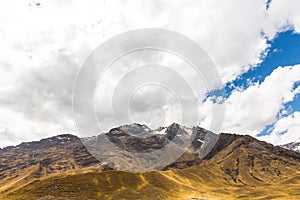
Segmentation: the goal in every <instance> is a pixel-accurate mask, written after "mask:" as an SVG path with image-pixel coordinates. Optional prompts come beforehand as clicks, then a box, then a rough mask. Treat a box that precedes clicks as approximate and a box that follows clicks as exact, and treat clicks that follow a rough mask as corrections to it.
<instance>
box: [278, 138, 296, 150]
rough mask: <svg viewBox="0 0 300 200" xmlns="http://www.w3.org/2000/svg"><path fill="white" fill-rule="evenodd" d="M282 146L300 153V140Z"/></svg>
mask: <svg viewBox="0 0 300 200" xmlns="http://www.w3.org/2000/svg"><path fill="white" fill-rule="evenodd" d="M280 146H281V147H283V148H286V149H290V150H293V151H297V152H299V153H300V138H299V139H297V140H295V141H294V142H290V143H288V144H284V145H280Z"/></svg>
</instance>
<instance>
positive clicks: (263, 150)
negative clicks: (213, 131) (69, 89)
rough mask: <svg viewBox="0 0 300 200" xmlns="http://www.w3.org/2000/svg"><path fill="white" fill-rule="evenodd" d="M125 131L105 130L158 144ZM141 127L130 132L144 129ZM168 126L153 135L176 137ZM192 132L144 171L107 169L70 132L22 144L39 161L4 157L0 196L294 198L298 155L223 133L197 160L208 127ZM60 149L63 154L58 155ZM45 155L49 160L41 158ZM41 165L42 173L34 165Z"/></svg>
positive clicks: (299, 180) (124, 139) (145, 145)
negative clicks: (175, 155) (182, 148)
mask: <svg viewBox="0 0 300 200" xmlns="http://www.w3.org/2000/svg"><path fill="white" fill-rule="evenodd" d="M134 126H136V125H134ZM137 127H139V126H137ZM128 128H129V129H130V128H132V126H129V127H128V126H127V127H119V128H116V129H112V130H111V131H110V132H109V133H108V134H110V137H113V138H114V140H115V141H117V143H118V144H119V145H120V146H122V147H123V148H127V149H128V150H131V151H137V150H140V149H141V148H142V149H141V150H143V151H149V150H151V149H155V148H158V147H157V146H156V145H160V143H155V142H154V141H156V139H155V140H152V139H149V138H146V139H145V140H143V139H141V138H138V139H137V140H139V141H141V143H136V142H135V139H136V138H132V135H131V136H130V134H129V135H128V134H127V133H128ZM139 128H140V127H139ZM139 128H138V129H135V130H140V131H138V132H135V134H142V133H144V129H146V128H145V127H144V128H143V129H139ZM168 128H169V131H167V133H163V134H161V133H160V135H159V136H158V137H159V138H168V137H174V135H173V133H174V132H172V131H170V130H174V129H177V128H180V126H178V125H176V124H173V125H172V126H170V127H168ZM162 129H163V128H162ZM165 130H167V129H165ZM193 131H194V133H196V136H195V138H194V141H193V142H192V145H191V147H190V148H189V150H188V151H187V152H186V153H185V154H183V155H182V156H181V157H180V158H179V159H178V160H177V161H175V162H174V163H172V164H170V165H168V166H167V167H165V168H164V169H163V170H161V171H151V172H145V173H126V172H119V171H114V170H110V168H109V167H108V165H107V163H99V162H98V161H97V160H95V158H93V156H91V155H90V154H89V152H88V151H87V150H86V149H85V148H84V146H83V145H82V143H81V141H80V140H79V138H77V137H75V136H70V135H68V136H66V138H65V139H64V141H63V142H64V143H63V145H60V144H61V143H62V141H61V138H64V137H61V136H57V137H54V138H52V139H51V140H50V141H52V140H55V141H56V140H57V141H56V142H54V143H53V142H52V143H53V144H52V143H51V142H49V138H48V139H45V140H42V141H40V142H35V143H30V144H28V143H27V144H26V145H25V146H26V148H28V149H31V150H30V152H31V153H35V154H36V155H37V157H36V158H37V160H36V162H34V163H36V164H34V165H29V164H28V156H27V157H24V156H22V157H23V158H24V159H23V161H21V160H19V159H16V160H18V162H17V161H11V160H9V161H8V160H7V161H6V163H15V164H14V165H13V166H14V167H13V168H10V167H8V168H7V167H6V168H3V167H2V165H1V168H0V169H1V172H0V173H1V174H5V175H4V176H6V177H4V178H3V175H2V176H1V177H2V178H1V179H0V181H1V184H0V185H1V186H2V187H1V188H0V199H8V200H10V199H20V200H22V199H24V200H25V199H60V198H61V199H158V198H160V199H197V198H198V199H201V198H202V199H299V197H300V190H299V188H300V154H299V153H297V152H294V151H290V150H286V149H284V148H281V147H276V146H273V145H271V144H268V143H266V142H261V141H259V140H256V139H254V138H252V137H250V136H241V135H233V134H220V136H219V137H218V140H217V142H216V144H215V146H214V147H213V148H212V149H211V151H210V152H209V154H207V155H206V156H205V157H204V158H201V157H199V152H200V153H201V146H202V143H201V142H200V143H199V142H198V140H201V141H202V139H203V136H204V135H205V134H207V131H206V130H204V129H201V128H199V127H196V128H194V129H193ZM176 133H178V131H176ZM73 137H74V138H73ZM68 138H72V139H68ZM129 138H131V139H129ZM153 138H156V137H153ZM91 140H94V141H95V140H96V139H95V138H94V139H91V138H89V141H91ZM67 141H69V142H67ZM160 142H161V143H162V144H165V143H166V142H167V141H160ZM49 143H51V144H49ZM132 144H134V145H135V146H132ZM23 146H24V145H23ZM20 148H21V149H22V148H23V147H20V146H19V148H17V149H20ZM12 152H13V153H14V154H12ZM16 152H17V150H16V149H15V148H9V149H4V150H1V160H5V159H4V157H5V158H6V159H8V158H7V157H8V155H15V156H16V157H18V154H17V153H16ZM23 152H25V155H27V154H26V151H24V150H23ZM58 152H64V155H61V156H57V155H60V154H59V153H58ZM19 153H20V152H19ZM4 155H5V156H4ZM22 155H23V154H22ZM47 158H48V159H49V158H51V162H48V163H46V164H45V163H44V162H45V161H43V162H40V161H39V160H45V159H47ZM55 158H56V159H55ZM63 160H67V161H66V162H62V161H63ZM16 163H18V165H17V164H16ZM24 163H27V164H26V165H25V164H24ZM42 163H44V164H42ZM49 163H50V164H49ZM73 165H74V169H73V167H72V166H73ZM41 166H42V169H43V170H42V173H40V170H38V169H39V168H40V167H41ZM54 166H56V167H54ZM59 166H61V168H59ZM53 168H54V169H55V170H53ZM29 171H30V173H29ZM16 174H18V175H19V176H18V177H15V175H16ZM29 174H30V175H29ZM20 178H23V180H19V179H20ZM3 186H5V187H3Z"/></svg>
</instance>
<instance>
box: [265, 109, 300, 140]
mask: <svg viewBox="0 0 300 200" xmlns="http://www.w3.org/2000/svg"><path fill="white" fill-rule="evenodd" d="M299 122H300V112H294V113H292V114H290V115H288V116H286V117H283V118H281V119H279V120H278V121H277V122H276V123H275V125H274V128H273V130H272V131H271V133H270V135H265V136H262V137H260V139H262V140H265V141H267V142H271V143H273V144H276V145H279V144H287V143H290V142H294V141H296V140H297V139H299V138H300V126H299Z"/></svg>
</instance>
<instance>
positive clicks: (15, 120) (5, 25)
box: [0, 0, 300, 147]
mask: <svg viewBox="0 0 300 200" xmlns="http://www.w3.org/2000/svg"><path fill="white" fill-rule="evenodd" d="M0 4H1V6H0V44H1V45H0V55H1V56H0V74H1V79H0V113H1V115H0V147H4V146H8V145H17V144H19V143H21V142H24V141H32V140H37V139H41V138H45V137H49V136H54V135H58V134H62V133H73V134H77V135H80V134H79V133H78V132H77V129H76V124H75V122H74V116H73V110H72V94H73V85H74V81H75V80H76V75H77V73H78V71H79V70H80V68H81V66H82V64H83V63H84V61H85V60H86V59H87V58H88V56H89V55H90V54H91V53H92V52H93V51H94V49H95V48H96V47H98V46H99V45H100V44H102V43H103V42H104V41H106V40H107V39H109V38H111V37H113V36H116V35H118V34H120V33H123V32H126V31H130V30H134V29H141V28H160V29H168V30H172V31H175V32H178V33H180V34H183V35H185V36H187V37H189V38H190V39H192V40H193V41H195V42H196V43H198V44H199V46H201V47H202V49H203V50H204V51H205V52H206V53H207V55H208V56H209V57H210V59H211V60H212V62H213V63H214V65H215V67H216V69H217V71H218V73H219V75H220V78H221V81H222V83H223V87H222V89H224V91H225V97H224V98H223V99H222V100H221V101H216V99H215V97H214V96H209V95H208V96H206V98H203V99H201V98H199V99H197V103H198V104H197V105H198V109H199V110H198V111H199V113H200V115H201V119H200V120H199V124H197V125H200V126H202V127H204V128H208V129H209V128H210V124H211V119H212V113H213V110H212V109H213V108H214V107H225V117H224V120H223V124H222V128H221V129H220V130H218V132H230V133H236V134H248V135H251V136H253V137H256V138H258V139H260V140H264V141H267V142H270V143H272V144H275V145H277V144H284V143H288V142H292V141H294V140H296V139H297V138H300V94H299V93H300V54H299V52H300V51H299V50H300V48H299V47H300V13H299V9H300V1H298V0H272V1H270V0H268V1H265V0H244V1H240V0H231V1H224V0H210V1H205V0H187V1H184V2H183V1H180V0H174V1H168V0H128V1H122V0H111V1H101V0H91V1H89V3H86V2H84V1H80V0H73V1H66V0H51V1H49V0H40V1H31V0H10V1H2V2H1V3H0ZM147 59H148V60H147ZM152 59H153V60H156V61H160V62H162V63H164V64H169V65H174V66H175V68H176V69H175V71H177V72H178V73H180V74H181V75H182V77H184V79H185V80H189V82H191V83H190V84H192V85H193V84H195V83H197V76H193V73H192V71H190V70H189V69H187V68H188V66H186V65H185V64H184V63H183V62H180V61H178V60H177V58H174V57H172V55H171V56H170V55H167V54H153V53H151V52H150V53H149V52H144V53H142V54H138V53H137V54H135V55H133V56H132V57H130V56H129V57H128V58H127V59H123V60H121V61H120V62H119V63H117V64H116V65H115V68H113V69H112V70H111V72H110V75H108V76H107V77H106V79H105V80H106V81H107V85H105V84H104V86H103V87H104V89H105V86H106V91H113V90H112V86H113V85H117V84H115V83H118V78H120V77H121V75H122V73H124V71H122V69H125V68H126V66H129V65H133V64H136V63H138V64H145V63H146V62H147V61H152ZM133 61H134V62H133ZM122 66H123V68H122ZM176 66H177V67H176ZM164 78H165V80H166V84H169V86H170V88H173V87H174V88H176V87H180V84H179V83H178V82H176V81H174V80H173V77H172V76H166V77H164ZM128 84H129V83H128ZM201 84H202V83H199V84H195V85H196V86H195V87H194V88H196V89H197V87H198V86H199V87H200V88H202V89H203V87H202V86H201ZM125 86H126V87H129V85H125ZM200 90H201V89H199V90H198V91H199V93H200V96H201V97H204V96H205V94H204V92H203V91H204V90H203V91H202V90H201V91H200ZM134 94H135V95H133V96H134V97H135V99H134V100H133V101H132V103H131V107H130V109H131V110H130V112H131V115H130V116H132V117H131V119H130V120H128V116H127V117H125V114H126V113H124V112H125V111H124V112H121V111H120V113H117V114H116V116H117V118H118V119H120V121H122V123H130V122H135V121H138V122H141V123H143V122H144V123H146V124H148V123H150V126H151V125H152V126H158V125H168V124H169V123H171V122H172V121H179V122H180V115H178V107H180V106H182V107H183V108H189V106H190V103H189V102H190V99H188V101H186V103H183V104H182V105H178V102H176V99H172V98H173V97H171V96H172V95H170V94H169V93H168V91H165V90H162V89H161V88H156V87H152V88H150V87H143V88H142V89H141V90H140V91H139V92H137V93H134ZM158 94H159V95H158ZM96 97H97V98H98V99H96V101H95V102H96V104H95V105H96V109H97V110H96V114H97V115H99V116H101V117H99V120H100V121H101V123H102V125H103V131H107V130H109V128H112V123H111V119H110V118H109V117H107V116H109V115H110V112H111V110H109V109H108V107H107V106H105V105H106V104H104V105H103V104H101V103H103V101H107V99H104V100H103V99H101V98H104V96H103V95H101V93H97V92H96ZM158 97H159V98H158ZM121 100H122V99H120V100H119V99H117V100H114V101H116V102H115V103H116V104H120V105H122V104H121V103H122V101H121ZM145 100H147V101H145ZM157 102H158V103H159V104H158V103H157ZM104 103H105V102H104ZM106 103H108V104H109V103H110V102H109V101H108V102H106ZM156 104H157V105H163V106H154V107H153V106H151V105H156ZM81 107H82V110H84V108H85V105H81ZM144 107H146V108H147V109H150V111H147V113H146V114H145V109H142V108H144ZM149 115H150V121H149ZM178 117H179V118H178ZM155 119H159V120H156V121H153V120H155ZM151 120H152V121H151ZM88 122H89V121H88V120H86V123H85V124H83V126H85V127H86V128H87V129H88V128H89V127H90V126H91V125H90V124H89V123H88ZM152 122H153V124H151V123H152ZM188 125H190V124H188ZM91 134H95V133H91ZM80 136H87V135H80Z"/></svg>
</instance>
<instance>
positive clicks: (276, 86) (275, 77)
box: [200, 65, 300, 141]
mask: <svg viewBox="0 0 300 200" xmlns="http://www.w3.org/2000/svg"><path fill="white" fill-rule="evenodd" d="M299 80H300V65H295V66H287V67H278V68H276V69H275V70H274V71H273V72H272V73H271V74H270V75H269V76H267V77H266V78H265V80H264V81H263V82H262V83H253V84H252V85H251V86H249V87H248V88H246V89H244V90H235V91H233V92H232V94H231V95H230V96H229V97H228V98H227V99H226V100H225V101H224V104H225V107H226V115H225V120H224V124H223V129H222V131H223V132H232V133H238V134H249V135H252V136H256V135H257V134H258V133H260V132H261V131H262V130H264V128H265V126H267V125H272V124H273V123H275V122H276V121H277V116H278V114H279V113H280V111H281V110H282V109H284V108H285V107H284V105H285V104H286V103H288V102H290V101H292V100H293V99H294V97H295V95H297V94H299V92H300V91H299V88H298V87H296V88H294V85H295V83H296V82H298V81H299ZM213 105H214V103H213V101H212V100H210V99H208V101H206V102H205V103H204V104H203V105H202V106H201V107H200V112H201V113H202V116H204V117H205V118H204V119H203V121H202V123H201V124H202V126H204V127H207V126H208V124H210V121H209V120H211V118H209V117H208V116H210V113H212V111H211V109H209V108H212V106H213ZM279 121H280V120H279ZM279 121H278V122H279ZM283 121H284V120H283ZM293 125H294V126H295V125H296V123H294V124H293ZM297 126H298V128H299V125H297ZM291 129H292V127H291ZM274 131H275V133H278V131H277V130H276V128H275V130H274ZM275 133H273V135H272V137H275V136H276V134H275ZM274 134H275V135H274ZM291 136H292V135H291V134H290V135H289V138H291ZM298 136H299V135H297V134H295V135H294V136H293V138H297V137H298ZM281 137H285V136H281ZM277 139H280V138H277ZM272 141H274V140H272Z"/></svg>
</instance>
